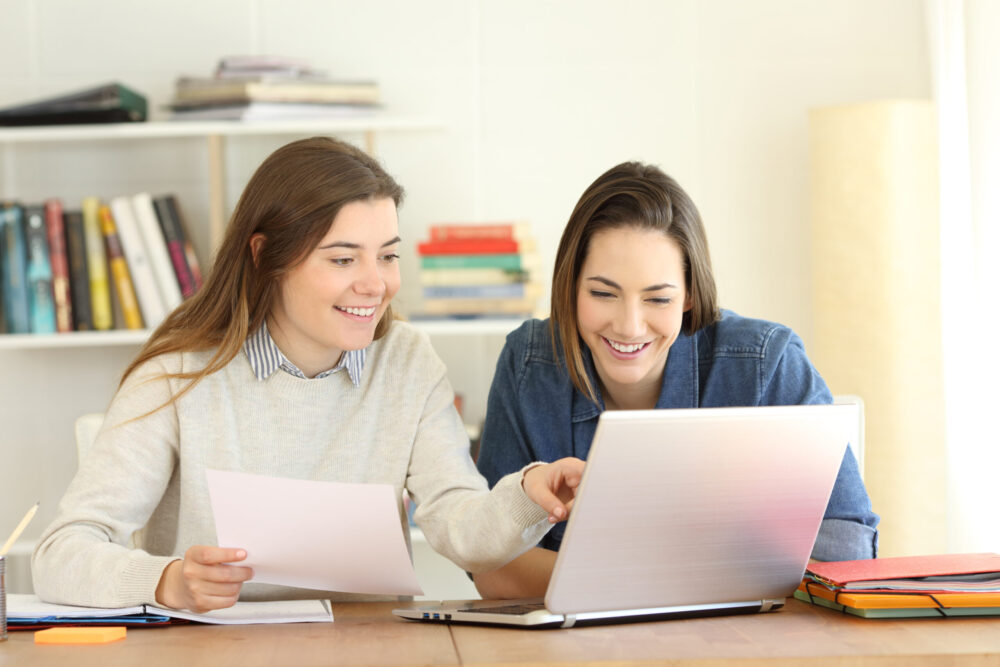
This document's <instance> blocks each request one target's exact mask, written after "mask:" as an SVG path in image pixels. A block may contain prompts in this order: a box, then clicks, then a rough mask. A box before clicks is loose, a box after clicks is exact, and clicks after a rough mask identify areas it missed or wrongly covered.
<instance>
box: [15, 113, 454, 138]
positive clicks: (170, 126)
mask: <svg viewBox="0 0 1000 667" xmlns="http://www.w3.org/2000/svg"><path fill="white" fill-rule="evenodd" d="M441 127H442V126H441V124H440V123H437V122H434V121H430V120H427V119H424V118H415V117H406V116H392V115H387V114H375V115H372V116H360V117H351V118H317V119H308V120H280V121H277V120H276V121H254V122H245V121H225V120H217V121H150V122H144V123H109V124H93V125H51V126H33V127H13V128H5V129H0V143H7V144H16V143H38V142H62V141H106V140H111V139H155V138H161V137H162V138H175V137H206V136H237V135H240V136H245V135H275V134H310V133H317V132H318V133H327V134H337V133H347V132H365V133H367V132H382V131H388V130H407V131H414V130H436V129H441Z"/></svg>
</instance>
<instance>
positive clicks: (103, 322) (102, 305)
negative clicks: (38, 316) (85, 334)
mask: <svg viewBox="0 0 1000 667" xmlns="http://www.w3.org/2000/svg"><path fill="white" fill-rule="evenodd" d="M100 205H101V203H100V200H99V199H98V198H97V197H84V198H83V202H82V207H81V209H82V212H83V238H84V243H85V244H86V248H87V275H88V276H89V277H90V308H91V317H92V318H93V324H94V329H95V330H97V331H106V330H108V329H111V328H112V327H113V326H114V319H113V317H112V311H111V283H110V282H108V257H107V253H106V251H105V250H104V235H103V234H102V233H101V223H100V220H99V219H98V217H97V209H98V208H99V207H100Z"/></svg>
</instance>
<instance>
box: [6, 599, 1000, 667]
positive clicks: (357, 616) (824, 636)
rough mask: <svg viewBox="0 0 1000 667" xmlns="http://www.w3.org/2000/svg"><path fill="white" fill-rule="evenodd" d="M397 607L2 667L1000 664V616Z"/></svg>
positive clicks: (43, 654)
mask: <svg viewBox="0 0 1000 667" xmlns="http://www.w3.org/2000/svg"><path fill="white" fill-rule="evenodd" d="M396 606H399V604H398V603H382V602H379V603H352V604H335V605H334V619H335V620H334V622H333V623H332V624H325V623H323V624H321V623H303V624H294V625H252V626H248V625H244V626H198V625H188V626H176V627H167V628H147V629H129V632H128V638H127V639H125V641H122V642H117V643H114V644H107V645H103V646H36V645H34V643H33V636H32V633H30V632H13V633H11V635H10V639H9V640H8V641H7V642H5V643H0V667H10V666H13V665H17V666H18V667H35V666H36V665H37V666H39V667H47V666H49V665H73V666H77V665H79V666H81V667H88V666H90V665H102V666H103V665H108V666H110V667H114V666H117V665H140V666H141V667H158V666H159V665H171V666H173V665H180V666H181V667H198V666H200V665H206V666H210V667H227V666H229V665H232V666H234V667H237V666H238V667H252V666H254V665H295V666H299V665H302V666H310V665H432V664H437V665H456V664H463V665H525V664H532V663H533V664H545V665H569V664H575V663H581V662H591V663H596V664H603V665H636V664H669V665H699V666H702V667H710V666H714V665H723V664H725V665H733V664H735V665H739V666H741V667H751V666H756V665H768V666H771V665H799V664H809V665H839V666H844V665H864V666H867V665H879V666H893V667H895V666H900V667H902V666H904V665H905V666H907V667H909V666H911V665H916V666H917V667H922V666H925V665H927V666H929V665H1000V619H996V620H994V619H982V618H980V619H958V618H949V619H912V620H899V621H894V620H865V619H860V618H854V617H851V616H843V615H841V614H837V613H834V612H831V611H829V610H826V609H819V608H816V607H811V606H809V605H806V604H803V603H801V602H798V601H796V600H789V601H788V605H787V606H786V608H785V609H783V610H781V611H779V612H776V613H771V614H757V615H752V616H720V617H716V618H701V619H690V620H680V621H663V622H658V623H636V624H627V625H607V626H598V627H589V628H573V629H569V630H516V629H507V628H484V627H476V626H452V627H449V626H446V625H435V624H424V623H417V622H414V621H404V620H402V619H398V618H396V617H395V616H392V615H391V614H390V611H391V610H392V609H393V607H396Z"/></svg>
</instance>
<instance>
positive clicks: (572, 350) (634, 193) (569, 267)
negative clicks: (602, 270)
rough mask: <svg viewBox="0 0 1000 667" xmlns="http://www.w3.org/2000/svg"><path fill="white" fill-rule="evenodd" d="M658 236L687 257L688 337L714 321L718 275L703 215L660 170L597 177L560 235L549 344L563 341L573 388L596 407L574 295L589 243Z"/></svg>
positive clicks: (622, 170) (621, 170)
mask: <svg viewBox="0 0 1000 667" xmlns="http://www.w3.org/2000/svg"><path fill="white" fill-rule="evenodd" d="M625 227H636V228H639V229H644V230H646V229H648V230H658V231H661V232H663V233H664V234H666V235H667V236H668V237H670V238H672V239H674V241H676V242H677V244H678V245H679V246H680V248H681V251H682V252H683V255H684V281H685V285H686V287H687V295H688V299H690V303H691V304H692V306H691V308H690V309H689V310H688V311H686V312H685V313H684V318H683V321H682V324H681V328H682V330H683V331H684V333H686V334H693V333H694V332H696V331H698V330H699V329H701V328H702V327H705V326H708V325H709V324H712V323H713V322H715V321H716V320H717V319H718V317H719V312H718V306H717V305H716V291H715V277H714V276H713V274H712V261H711V259H710V257H709V254H708V240H707V238H706V236H705V228H704V226H703V225H702V222H701V215H700V214H699V213H698V209H697V208H696V207H695V205H694V202H693V201H692V200H691V198H690V197H689V196H688V194H687V193H686V192H684V190H683V189H682V188H681V186H680V185H678V184H677V181H675V180H674V179H672V178H670V177H669V176H667V175H666V174H664V173H663V172H662V171H660V169H659V168H657V167H655V166H652V165H646V164H642V163H640V162H623V163H622V164H619V165H617V166H615V167H612V168H611V169H609V170H608V171H606V172H604V173H603V174H602V175H601V176H599V177H598V179H597V180H596V181H594V182H593V183H591V185H590V187H588V188H587V189H586V191H584V193H583V195H581V196H580V201H578V202H577V204H576V208H574V209H573V213H572V215H570V217H569V222H567V223H566V229H565V230H563V234H562V238H561V239H560V241H559V250H558V252H557V253H556V261H555V269H554V271H553V274H552V311H551V319H550V322H549V327H550V333H551V335H552V345H553V347H554V348H555V349H558V344H559V342H561V343H562V346H563V353H564V354H565V358H566V369H567V371H568V372H569V377H570V380H571V381H572V382H573V385H574V386H575V387H576V388H577V389H578V390H579V391H580V392H581V393H583V394H584V395H586V396H587V397H588V398H589V399H590V400H591V401H593V402H594V403H597V393H596V392H595V391H594V387H593V385H592V383H591V381H590V378H589V377H588V375H587V370H586V367H585V365H584V361H583V351H582V347H581V345H583V343H582V341H581V340H580V332H579V328H578V326H577V309H576V306H577V290H578V287H579V280H580V271H581V270H582V269H583V263H584V260H586V258H587V252H588V251H589V249H590V240H591V239H592V238H593V237H594V235H595V234H597V233H598V232H600V231H602V230H605V229H619V228H625Z"/></svg>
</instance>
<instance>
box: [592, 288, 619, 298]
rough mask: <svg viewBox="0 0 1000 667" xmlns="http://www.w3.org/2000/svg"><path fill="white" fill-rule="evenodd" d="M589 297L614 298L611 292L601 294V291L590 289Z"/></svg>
mask: <svg viewBox="0 0 1000 667" xmlns="http://www.w3.org/2000/svg"><path fill="white" fill-rule="evenodd" d="M590 296H592V297H594V298H595V299H611V298H614V296H615V295H614V294H612V293H611V292H602V291H601V290H596V289H592V290H590Z"/></svg>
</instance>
